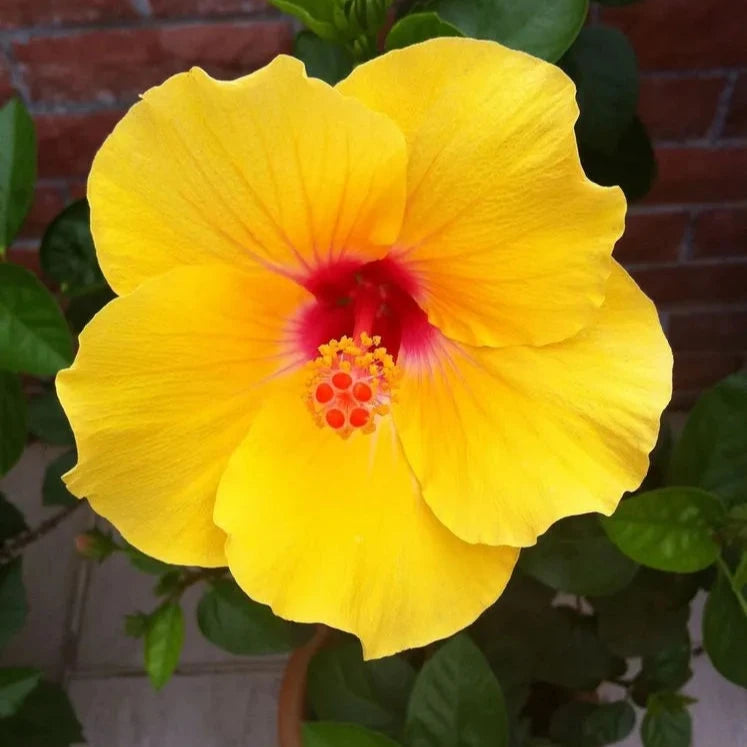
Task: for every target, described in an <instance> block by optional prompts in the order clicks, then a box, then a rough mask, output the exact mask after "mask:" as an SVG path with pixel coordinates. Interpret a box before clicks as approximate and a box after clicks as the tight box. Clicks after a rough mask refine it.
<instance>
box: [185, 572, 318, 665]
mask: <svg viewBox="0 0 747 747" xmlns="http://www.w3.org/2000/svg"><path fill="white" fill-rule="evenodd" d="M197 623H198V625H199V626H200V630H201V631H202V634H203V635H204V636H205V638H207V639H208V640H209V641H210V642H211V643H214V644H215V645H216V646H218V647H219V648H222V649H224V650H225V651H230V652H231V653H232V654H243V655H246V656H253V655H257V654H272V653H280V652H283V651H290V650H291V649H294V648H296V647H297V646H299V645H300V644H301V643H303V642H304V641H305V640H307V638H308V637H309V635H310V632H311V628H310V627H309V626H307V625H299V624H297V623H292V622H288V621H287V620H283V619H282V618H280V617H277V616H276V615H275V614H273V612H272V610H271V609H270V608H269V607H268V606H267V605H264V604H260V603H259V602H255V601H254V600H252V599H250V598H249V597H248V596H247V595H246V594H245V593H244V592H243V591H242V590H241V589H240V588H239V586H238V585H237V584H236V582H235V581H233V580H232V579H230V578H226V579H220V580H218V581H216V582H215V583H214V584H213V586H212V588H210V589H208V590H207V591H206V592H205V593H204V594H203V595H202V598H201V599H200V603H199V605H198V606H197Z"/></svg>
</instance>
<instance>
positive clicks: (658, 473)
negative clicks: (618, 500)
mask: <svg viewBox="0 0 747 747" xmlns="http://www.w3.org/2000/svg"><path fill="white" fill-rule="evenodd" d="M672 446H673V438H672V427H671V426H670V424H669V421H668V420H666V419H665V418H662V419H661V421H660V424H659V436H658V437H657V439H656V446H654V448H653V451H652V452H651V454H650V455H649V468H648V472H647V473H646V477H644V478H643V483H642V484H641V486H640V487H639V488H638V490H637V491H636V492H638V493H643V492H645V491H647V490H656V488H663V487H664V486H665V485H666V478H667V472H668V471H669V462H670V460H671V458H672Z"/></svg>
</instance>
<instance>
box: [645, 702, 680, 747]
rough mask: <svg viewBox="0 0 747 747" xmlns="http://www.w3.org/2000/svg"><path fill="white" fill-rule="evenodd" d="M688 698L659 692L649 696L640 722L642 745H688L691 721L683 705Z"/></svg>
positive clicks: (651, 746)
mask: <svg viewBox="0 0 747 747" xmlns="http://www.w3.org/2000/svg"><path fill="white" fill-rule="evenodd" d="M687 702H690V699H689V698H684V697H682V696H678V695H675V694H674V693H661V694H658V695H652V696H651V697H650V698H649V701H648V706H647V709H646V715H645V716H644V717H643V723H642V724H641V739H642V740H643V747H690V744H691V740H692V721H691V719H690V714H689V713H688V711H687V709H686V707H685V705H686V703H687Z"/></svg>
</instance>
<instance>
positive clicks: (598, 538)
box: [519, 514, 638, 596]
mask: <svg viewBox="0 0 747 747" xmlns="http://www.w3.org/2000/svg"><path fill="white" fill-rule="evenodd" d="M519 567H520V568H521V569H522V570H523V571H524V572H525V573H527V574H529V575H530V576H532V577H533V578H536V579H537V580H538V581H541V582H542V583H544V584H547V585H548V586H550V587H552V588H553V589H557V590H558V591H565V592H568V593H571V594H588V595H591V596H599V595H602V594H613V593H614V592H616V591H619V590H620V589H622V588H623V587H625V586H627V585H628V584H629V583H630V581H631V579H632V578H633V576H634V575H635V572H636V570H637V568H638V566H637V565H636V564H635V563H634V562H633V561H631V560H630V559H629V558H627V557H626V556H625V555H623V553H621V552H620V551H619V550H618V549H617V548H616V547H615V546H614V545H613V544H612V542H610V540H609V539H608V538H607V535H606V534H605V533H604V531H603V530H602V528H601V527H600V526H599V522H598V521H597V518H596V517H595V516H593V515H591V514H587V515H585V516H573V517H570V518H568V519H563V520H562V521H559V522H558V523H557V524H555V525H554V526H552V527H551V528H550V529H549V530H548V531H547V532H546V533H545V534H544V535H543V536H542V537H540V538H539V540H538V542H537V544H536V545H535V546H534V547H529V548H526V549H525V550H522V553H521V557H520V559H519Z"/></svg>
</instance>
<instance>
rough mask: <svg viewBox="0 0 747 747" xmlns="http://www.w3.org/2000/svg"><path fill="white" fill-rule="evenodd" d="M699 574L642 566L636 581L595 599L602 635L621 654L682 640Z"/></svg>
mask: <svg viewBox="0 0 747 747" xmlns="http://www.w3.org/2000/svg"><path fill="white" fill-rule="evenodd" d="M697 589H698V579H697V576H695V575H688V576H677V575H674V574H669V573H662V572H660V571H654V570H650V569H648V568H642V569H641V570H640V571H638V573H637V574H636V577H635V578H634V579H633V582H632V583H631V584H630V585H629V586H628V587H626V588H625V589H623V590H622V591H619V592H618V593H617V594H613V595H611V596H607V597H597V598H595V599H594V600H593V604H594V609H595V611H596V613H597V619H598V628H599V635H600V636H601V638H602V640H603V641H604V642H605V643H606V644H607V645H608V646H609V647H610V648H611V649H612V651H614V652H615V653H616V654H618V655H619V656H625V657H630V656H648V655H652V654H655V653H656V652H657V651H658V650H659V649H661V648H663V647H664V646H667V645H669V644H670V643H671V642H672V641H678V640H680V638H681V636H682V632H683V630H684V629H685V628H686V626H687V620H688V617H689V605H688V602H689V600H690V598H691V597H692V596H693V595H694V594H695V592H696V591H697Z"/></svg>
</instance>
